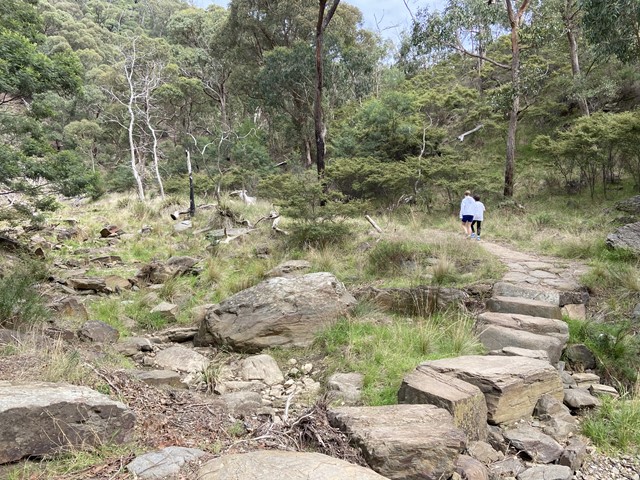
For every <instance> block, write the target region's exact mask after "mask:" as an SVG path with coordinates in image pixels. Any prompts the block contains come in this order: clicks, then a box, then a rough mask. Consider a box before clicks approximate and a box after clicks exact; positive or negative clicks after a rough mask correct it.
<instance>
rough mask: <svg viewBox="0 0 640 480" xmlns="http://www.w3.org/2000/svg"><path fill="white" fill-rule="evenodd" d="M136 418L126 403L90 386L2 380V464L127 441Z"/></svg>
mask: <svg viewBox="0 0 640 480" xmlns="http://www.w3.org/2000/svg"><path fill="white" fill-rule="evenodd" d="M134 423H135V415H134V414H133V412H132V411H131V410H129V409H128V408H127V406H126V405H124V404H122V403H120V402H116V401H114V400H111V399H110V398H109V397H107V396H106V395H103V394H101V393H98V392H96V391H94V390H91V389H90V388H87V387H78V386H75V385H66V384H57V383H45V382H32V383H21V382H20V383H18V382H8V381H0V464H2V463H7V462H14V461H16V460H20V459H21V458H24V457H31V456H34V457H38V456H43V455H49V454H55V453H58V452H62V451H65V450H68V449H70V448H74V449H77V448H82V447H86V446H95V445H104V444H108V443H115V444H119V443H123V442H125V441H127V440H128V439H129V437H130V435H131V434H132V433H133V427H134Z"/></svg>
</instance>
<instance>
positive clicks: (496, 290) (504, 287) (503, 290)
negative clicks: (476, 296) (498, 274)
mask: <svg viewBox="0 0 640 480" xmlns="http://www.w3.org/2000/svg"><path fill="white" fill-rule="evenodd" d="M493 295H494V296H495V297H520V298H527V299H529V300H538V301H541V302H546V303H551V304H552V305H558V306H559V305H560V292H558V291H556V290H540V289H538V288H530V287H525V286H523V285H516V284H513V283H508V282H498V283H496V284H495V285H494V286H493Z"/></svg>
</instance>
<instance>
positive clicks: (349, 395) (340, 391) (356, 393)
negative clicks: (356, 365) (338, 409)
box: [327, 372, 364, 405]
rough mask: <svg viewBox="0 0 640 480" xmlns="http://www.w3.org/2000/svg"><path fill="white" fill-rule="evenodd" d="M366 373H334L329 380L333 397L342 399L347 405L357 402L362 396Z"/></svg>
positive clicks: (328, 384) (328, 386) (329, 388)
mask: <svg viewBox="0 0 640 480" xmlns="http://www.w3.org/2000/svg"><path fill="white" fill-rule="evenodd" d="M363 385H364V375H362V374H361V373H357V372H352V373H334V374H333V375H331V376H330V377H329V380H328V381H327V389H328V390H329V391H330V392H331V398H332V399H339V400H342V401H343V402H344V403H345V404H347V405H355V404H357V403H358V402H359V401H360V399H361V397H362V387H363Z"/></svg>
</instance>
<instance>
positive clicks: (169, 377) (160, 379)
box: [132, 370, 187, 388]
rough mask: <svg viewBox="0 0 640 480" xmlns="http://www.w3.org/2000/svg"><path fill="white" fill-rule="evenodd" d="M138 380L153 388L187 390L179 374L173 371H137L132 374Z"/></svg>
mask: <svg viewBox="0 0 640 480" xmlns="http://www.w3.org/2000/svg"><path fill="white" fill-rule="evenodd" d="M132 374H133V376H134V377H136V378H137V379H138V380H140V381H142V382H144V383H146V384H147V385H153V386H155V387H173V388H187V384H186V383H182V379H181V378H180V374H179V373H178V372H174V371H173V370H137V371H134V372H132Z"/></svg>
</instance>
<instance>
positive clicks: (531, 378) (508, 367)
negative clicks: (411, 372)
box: [422, 355, 563, 424]
mask: <svg viewBox="0 0 640 480" xmlns="http://www.w3.org/2000/svg"><path fill="white" fill-rule="evenodd" d="M422 365H425V366H427V367H430V368H433V369H434V370H436V371H438V372H440V373H443V374H445V375H449V376H453V377H456V378H458V379H460V380H463V381H465V382H467V383H471V384H472V385H475V386H476V387H478V388H479V389H480V391H482V393H484V396H485V400H486V403H487V410H488V414H487V418H488V421H489V423H491V424H505V423H510V422H513V421H515V420H520V419H524V418H528V417H529V416H530V415H531V413H532V412H533V409H534V407H535V405H536V403H537V402H538V399H539V398H540V397H541V396H542V395H544V394H549V395H552V396H554V397H556V398H558V399H559V398H562V394H563V393H562V383H561V381H560V377H559V375H558V372H557V371H556V370H555V369H554V368H553V367H552V366H551V365H550V364H549V363H548V362H545V361H542V360H534V359H531V358H525V357H511V358H509V361H508V362H505V361H504V358H503V357H497V356H491V355H487V356H479V355H468V356H463V357H456V358H447V359H442V360H435V361H429V362H424V363H423V364H422Z"/></svg>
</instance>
